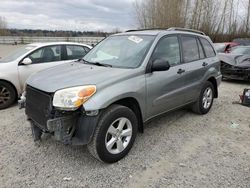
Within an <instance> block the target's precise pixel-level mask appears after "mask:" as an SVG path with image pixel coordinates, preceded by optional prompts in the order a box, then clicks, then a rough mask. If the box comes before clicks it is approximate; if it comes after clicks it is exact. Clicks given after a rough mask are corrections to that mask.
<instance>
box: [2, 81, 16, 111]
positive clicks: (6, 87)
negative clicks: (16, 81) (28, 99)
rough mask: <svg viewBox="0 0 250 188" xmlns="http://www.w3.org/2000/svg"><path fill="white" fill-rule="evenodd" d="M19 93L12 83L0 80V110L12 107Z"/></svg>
mask: <svg viewBox="0 0 250 188" xmlns="http://www.w3.org/2000/svg"><path fill="white" fill-rule="evenodd" d="M16 98H17V94H16V91H15V89H14V88H13V86H12V85H10V84H9V83H7V82H4V81H0V110H2V109H5V108H8V107H10V106H11V105H12V104H13V103H14V102H15V100H16Z"/></svg>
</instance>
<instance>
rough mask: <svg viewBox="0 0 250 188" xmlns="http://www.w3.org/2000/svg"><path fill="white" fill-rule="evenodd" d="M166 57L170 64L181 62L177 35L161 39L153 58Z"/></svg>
mask: <svg viewBox="0 0 250 188" xmlns="http://www.w3.org/2000/svg"><path fill="white" fill-rule="evenodd" d="M155 59H164V60H165V61H168V62H169V64H170V66H175V65H178V64H180V62H181V57H180V47H179V41H178V37H177V36H170V37H166V38H163V39H161V40H160V42H159V43H158V44H157V47H156V49H155V51H154V54H153V60H155Z"/></svg>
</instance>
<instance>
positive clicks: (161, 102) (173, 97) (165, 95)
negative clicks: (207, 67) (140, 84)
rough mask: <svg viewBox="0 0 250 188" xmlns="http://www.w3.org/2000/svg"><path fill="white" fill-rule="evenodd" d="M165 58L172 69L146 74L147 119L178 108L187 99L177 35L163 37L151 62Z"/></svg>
mask: <svg viewBox="0 0 250 188" xmlns="http://www.w3.org/2000/svg"><path fill="white" fill-rule="evenodd" d="M156 59H164V60H166V61H168V62H169V64H170V66H171V67H170V69H169V70H168V71H163V72H153V73H147V74H146V86H147V99H146V100H147V101H146V103H147V119H150V118H152V117H154V116H156V115H159V114H161V113H164V112H167V111H169V110H172V109H175V108H178V107H180V106H182V105H183V104H184V101H185V95H186V93H185V92H184V90H185V76H184V75H185V70H184V65H183V64H181V50H180V44H179V39H178V36H177V35H169V36H166V37H163V38H162V39H161V40H160V41H159V42H158V44H157V46H156V48H155V50H154V52H153V54H152V57H151V60H150V62H153V61H155V60H156Z"/></svg>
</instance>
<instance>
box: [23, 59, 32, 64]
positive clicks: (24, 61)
mask: <svg viewBox="0 0 250 188" xmlns="http://www.w3.org/2000/svg"><path fill="white" fill-rule="evenodd" d="M31 63H32V61H31V59H30V58H28V57H27V58H25V59H24V60H23V61H22V64H24V65H30V64H31Z"/></svg>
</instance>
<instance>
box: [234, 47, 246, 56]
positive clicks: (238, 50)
mask: <svg viewBox="0 0 250 188" xmlns="http://www.w3.org/2000/svg"><path fill="white" fill-rule="evenodd" d="M231 53H232V54H242V55H250V47H238V48H234V49H233V50H232V51H231Z"/></svg>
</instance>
